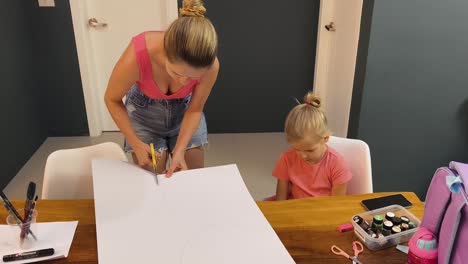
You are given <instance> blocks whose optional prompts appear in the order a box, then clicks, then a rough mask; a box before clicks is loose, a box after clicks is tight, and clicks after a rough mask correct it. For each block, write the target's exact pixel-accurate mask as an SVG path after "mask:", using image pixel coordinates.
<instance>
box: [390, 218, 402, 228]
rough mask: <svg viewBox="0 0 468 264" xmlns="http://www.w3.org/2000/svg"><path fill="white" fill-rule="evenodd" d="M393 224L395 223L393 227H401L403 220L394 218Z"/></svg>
mask: <svg viewBox="0 0 468 264" xmlns="http://www.w3.org/2000/svg"><path fill="white" fill-rule="evenodd" d="M392 222H393V225H394V226H399V225H401V218H400V217H398V216H395V217H394V218H393V221H392Z"/></svg>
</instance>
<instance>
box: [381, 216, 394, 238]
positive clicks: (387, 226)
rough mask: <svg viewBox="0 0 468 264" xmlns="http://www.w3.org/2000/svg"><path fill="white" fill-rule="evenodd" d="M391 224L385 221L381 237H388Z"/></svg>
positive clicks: (390, 232)
mask: <svg viewBox="0 0 468 264" xmlns="http://www.w3.org/2000/svg"><path fill="white" fill-rule="evenodd" d="M392 228H393V223H392V222H391V221H388V220H387V221H385V222H384V223H383V229H382V235H384V236H389V235H391V234H392Z"/></svg>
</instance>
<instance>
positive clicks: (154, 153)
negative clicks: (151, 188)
mask: <svg viewBox="0 0 468 264" xmlns="http://www.w3.org/2000/svg"><path fill="white" fill-rule="evenodd" d="M150 148H151V161H152V162H153V172H154V176H155V178H156V184H157V185H159V182H158V173H157V172H156V168H157V166H158V162H157V158H156V151H155V150H154V144H153V143H151V144H150Z"/></svg>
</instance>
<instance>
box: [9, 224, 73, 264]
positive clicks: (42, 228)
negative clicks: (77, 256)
mask: <svg viewBox="0 0 468 264" xmlns="http://www.w3.org/2000/svg"><path fill="white" fill-rule="evenodd" d="M77 226H78V221H72V222H47V223H38V224H37V229H36V233H35V235H36V236H37V238H38V240H37V241H36V244H35V246H34V247H32V248H29V249H25V250H23V249H20V248H19V244H18V241H17V240H12V238H11V237H10V236H9V230H8V229H9V228H11V227H9V226H7V225H0V256H4V255H10V254H16V253H20V252H27V251H33V250H38V249H45V248H54V250H55V253H54V255H52V256H48V257H41V258H33V259H25V260H19V261H12V262H3V260H2V259H1V258H0V263H12V264H15V263H32V262H38V261H43V260H49V259H58V258H66V257H68V252H69V251H70V246H71V244H72V241H73V237H74V236H75V231H76V227H77ZM18 239H19V238H18Z"/></svg>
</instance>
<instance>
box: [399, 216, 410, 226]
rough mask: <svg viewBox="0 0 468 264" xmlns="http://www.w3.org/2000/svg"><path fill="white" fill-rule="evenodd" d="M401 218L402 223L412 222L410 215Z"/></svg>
mask: <svg viewBox="0 0 468 264" xmlns="http://www.w3.org/2000/svg"><path fill="white" fill-rule="evenodd" d="M400 219H401V222H402V223H407V224H408V223H409V222H410V219H409V217H407V216H405V215H404V216H402V217H400Z"/></svg>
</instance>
